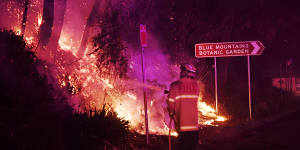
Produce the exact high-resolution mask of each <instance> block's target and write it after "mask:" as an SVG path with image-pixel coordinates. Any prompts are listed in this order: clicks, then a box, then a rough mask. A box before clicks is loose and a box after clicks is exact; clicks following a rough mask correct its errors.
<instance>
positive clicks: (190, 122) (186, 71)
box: [167, 64, 200, 150]
mask: <svg viewBox="0 0 300 150" xmlns="http://www.w3.org/2000/svg"><path fill="white" fill-rule="evenodd" d="M195 75H196V68H195V67H194V66H193V65H191V64H182V65H181V73H180V80H178V81H175V82H173V83H172V84H171V87H170V91H169V96H168V100H167V103H168V108H169V113H170V117H172V118H173V119H174V122H175V128H176V130H177V132H178V133H179V137H178V143H179V145H178V146H179V149H182V150H187V149H189V150H192V149H195V148H196V147H197V144H198V108H197V105H198V96H199V93H200V88H199V83H198V82H197V81H196V80H195V79H194V78H195Z"/></svg>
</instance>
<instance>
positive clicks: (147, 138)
mask: <svg viewBox="0 0 300 150" xmlns="http://www.w3.org/2000/svg"><path fill="white" fill-rule="evenodd" d="M141 57H142V58H141V59H142V74H143V93H144V109H145V128H146V144H147V145H149V144H150V141H149V127H148V113H147V98H146V87H145V70H144V69H145V66H144V47H142V54H141Z"/></svg>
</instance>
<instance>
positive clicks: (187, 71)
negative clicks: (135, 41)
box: [180, 64, 197, 78]
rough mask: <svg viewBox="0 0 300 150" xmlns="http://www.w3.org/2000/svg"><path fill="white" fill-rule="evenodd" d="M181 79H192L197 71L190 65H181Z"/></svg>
mask: <svg viewBox="0 0 300 150" xmlns="http://www.w3.org/2000/svg"><path fill="white" fill-rule="evenodd" d="M180 70H181V75H180V76H181V77H188V78H194V77H195V76H196V71H197V69H196V68H195V67H194V66H193V65H192V64H181V66H180Z"/></svg>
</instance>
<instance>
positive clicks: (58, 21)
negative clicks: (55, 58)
mask: <svg viewBox="0 0 300 150" xmlns="http://www.w3.org/2000/svg"><path fill="white" fill-rule="evenodd" d="M66 6H67V0H59V1H55V14H54V15H55V18H54V19H55V21H54V23H55V24H54V25H53V30H52V35H51V38H50V40H49V44H48V46H47V47H48V48H50V50H51V51H52V52H54V51H57V48H58V41H59V39H60V35H61V31H62V27H63V24H64V16H65V12H66Z"/></svg>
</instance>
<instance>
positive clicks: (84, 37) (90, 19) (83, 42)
mask: <svg viewBox="0 0 300 150" xmlns="http://www.w3.org/2000/svg"><path fill="white" fill-rule="evenodd" d="M99 5H100V0H95V3H94V5H93V8H92V11H91V13H90V15H89V17H88V19H87V23H86V25H85V28H84V32H83V35H82V38H81V43H80V47H79V50H78V52H77V57H79V58H81V57H82V56H83V54H84V52H85V49H86V47H87V41H88V38H89V29H90V27H91V26H92V24H93V23H94V20H95V17H96V15H97V12H98V11H97V10H98V8H99Z"/></svg>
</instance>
